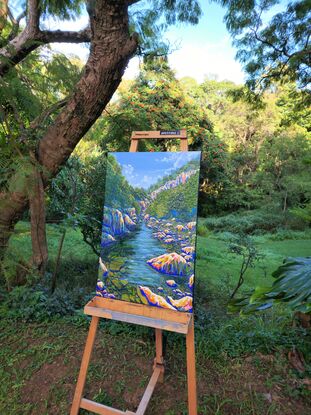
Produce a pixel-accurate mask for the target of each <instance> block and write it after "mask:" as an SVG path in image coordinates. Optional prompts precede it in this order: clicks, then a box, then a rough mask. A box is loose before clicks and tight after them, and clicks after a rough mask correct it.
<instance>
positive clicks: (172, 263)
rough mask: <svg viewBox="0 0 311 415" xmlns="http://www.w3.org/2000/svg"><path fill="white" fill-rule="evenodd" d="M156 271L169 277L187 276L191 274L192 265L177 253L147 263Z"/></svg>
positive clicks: (161, 256) (164, 255)
mask: <svg viewBox="0 0 311 415" xmlns="http://www.w3.org/2000/svg"><path fill="white" fill-rule="evenodd" d="M147 264H148V265H150V266H151V267H152V268H153V269H155V270H156V271H159V272H162V273H163V274H169V275H187V274H188V273H189V272H190V269H191V265H190V264H189V263H188V262H187V261H186V260H185V258H183V257H182V256H181V255H179V254H177V253H176V252H172V253H168V254H163V255H160V256H158V257H155V258H151V259H149V260H148V261H147Z"/></svg>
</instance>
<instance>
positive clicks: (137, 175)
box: [110, 151, 200, 189]
mask: <svg viewBox="0 0 311 415" xmlns="http://www.w3.org/2000/svg"><path fill="white" fill-rule="evenodd" d="M110 154H112V155H113V156H115V158H116V159H117V161H118V163H119V164H120V165H121V167H122V173H123V175H124V176H125V177H126V178H127V180H128V182H129V183H130V184H131V185H132V186H135V187H142V188H143V189H148V187H149V186H151V185H152V184H154V183H156V182H157V181H158V180H159V179H161V178H162V177H163V176H166V175H167V174H170V173H171V172H172V171H173V170H176V169H179V168H180V167H182V166H183V165H185V164H186V163H187V162H188V161H191V160H200V152H199V151H189V152H183V153H182V152H174V153H169V152H154V153H153V152H150V153H149V152H148V153H147V152H146V153H110Z"/></svg>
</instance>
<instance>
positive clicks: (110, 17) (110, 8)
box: [0, 0, 138, 248]
mask: <svg viewBox="0 0 311 415" xmlns="http://www.w3.org/2000/svg"><path fill="white" fill-rule="evenodd" d="M129 3H130V2H127V1H115V0H101V1H96V8H95V10H94V11H93V12H92V13H93V14H92V15H90V22H91V32H92V39H91V49H90V56H89V59H88V61H87V63H86V66H85V70H84V73H83V75H82V77H81V79H80V81H79V82H78V83H77V85H76V86H75V88H74V91H73V93H72V96H71V97H70V98H69V100H68V102H67V104H66V106H64V108H63V110H62V111H61V112H60V114H59V115H58V117H57V118H56V120H55V122H54V123H53V124H52V125H51V126H50V127H49V128H48V129H47V131H46V133H45V134H44V136H43V138H42V139H41V140H40V142H39V145H38V149H37V152H38V160H39V163H40V164H41V165H42V172H43V181H44V185H45V186H46V185H47V183H48V181H49V179H51V178H52V177H53V176H55V175H56V174H57V172H58V171H59V169H60V167H61V166H62V164H64V163H65V162H66V160H67V159H68V157H69V156H70V154H71V153H72V151H73V150H74V148H75V146H76V145H77V144H78V142H79V141H80V140H81V138H82V137H83V135H84V134H85V133H86V132H87V131H88V130H89V128H90V127H91V126H92V125H93V123H94V122H95V121H96V119H97V118H98V117H99V116H100V115H101V113H102V111H103V110H104V108H105V106H106V105H107V104H108V102H109V101H110V99H111V97H112V95H113V93H114V92H115V90H116V89H117V87H118V85H119V84H120V82H121V78H122V75H123V73H124V70H125V68H126V66H127V64H128V62H129V59H130V58H131V57H132V56H133V54H134V53H135V51H136V49H137V45H138V41H137V36H136V35H134V36H130V35H129V23H128V4H129ZM27 204H28V198H27V189H24V190H23V191H18V192H10V191H8V192H5V193H2V194H0V232H1V236H0V242H1V246H2V247H3V248H4V247H5V246H6V244H7V241H8V238H9V236H10V233H11V232H12V229H13V227H14V224H15V223H16V222H17V220H18V219H19V217H20V215H21V214H22V213H23V212H24V211H25V209H26V208H27Z"/></svg>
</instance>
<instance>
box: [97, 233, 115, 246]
mask: <svg viewBox="0 0 311 415" xmlns="http://www.w3.org/2000/svg"><path fill="white" fill-rule="evenodd" d="M115 241H116V240H115V238H114V237H113V236H112V235H110V234H109V233H106V232H103V234H102V240H101V243H100V245H101V246H102V247H105V246H107V245H111V244H112V243H113V242H115Z"/></svg>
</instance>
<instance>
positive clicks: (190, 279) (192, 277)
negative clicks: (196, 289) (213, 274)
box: [188, 274, 194, 290]
mask: <svg viewBox="0 0 311 415" xmlns="http://www.w3.org/2000/svg"><path fill="white" fill-rule="evenodd" d="M193 283H194V274H192V275H191V276H190V277H189V281H188V287H189V288H190V289H191V290H192V288H193Z"/></svg>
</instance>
